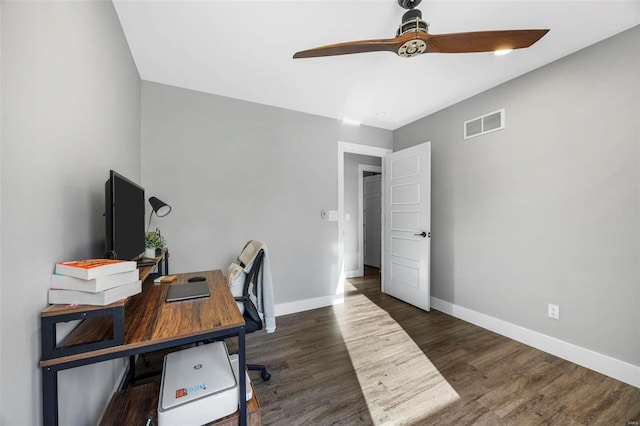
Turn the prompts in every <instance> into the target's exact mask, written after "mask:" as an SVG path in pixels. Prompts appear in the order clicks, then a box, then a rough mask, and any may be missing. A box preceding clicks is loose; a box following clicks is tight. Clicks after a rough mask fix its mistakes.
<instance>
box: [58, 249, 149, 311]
mask: <svg viewBox="0 0 640 426" xmlns="http://www.w3.org/2000/svg"><path fill="white" fill-rule="evenodd" d="M141 291H142V282H141V281H140V279H139V274H138V268H137V264H136V262H133V261H125V260H112V259H85V260H74V261H71V262H58V263H56V269H55V273H54V274H51V288H50V289H49V303H52V304H65V305H97V306H106V305H109V304H111V303H113V302H115V301H118V300H120V299H123V298H125V297H129V296H133V295H134V294H138V293H140V292H141Z"/></svg>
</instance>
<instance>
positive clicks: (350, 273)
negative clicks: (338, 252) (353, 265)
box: [344, 269, 363, 278]
mask: <svg viewBox="0 0 640 426" xmlns="http://www.w3.org/2000/svg"><path fill="white" fill-rule="evenodd" d="M362 275H363V273H362V272H360V270H359V269H353V270H351V271H344V277H345V278H355V277H361V276H362Z"/></svg>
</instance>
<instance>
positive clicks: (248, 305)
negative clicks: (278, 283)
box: [236, 249, 264, 333]
mask: <svg viewBox="0 0 640 426" xmlns="http://www.w3.org/2000/svg"><path fill="white" fill-rule="evenodd" d="M263 260H264V250H262V249H261V250H260V251H259V252H258V254H256V256H255V258H254V260H253V263H252V264H251V268H250V269H249V271H248V272H247V273H246V274H245V279H244V286H243V288H242V297H240V298H236V300H237V301H242V302H243V304H244V318H245V322H246V323H247V332H248V333H251V332H253V331H257V330H262V327H263V324H262V319H261V318H260V315H259V314H258V309H257V308H256V306H255V305H254V304H253V301H251V296H250V294H249V291H250V290H251V283H254V287H253V292H252V293H253V295H254V296H256V297H257V295H258V294H257V286H258V283H259V281H258V277H259V274H260V273H261V272H262V264H263ZM241 266H242V267H243V268H244V267H246V265H243V264H241ZM250 322H253V324H251V323H250Z"/></svg>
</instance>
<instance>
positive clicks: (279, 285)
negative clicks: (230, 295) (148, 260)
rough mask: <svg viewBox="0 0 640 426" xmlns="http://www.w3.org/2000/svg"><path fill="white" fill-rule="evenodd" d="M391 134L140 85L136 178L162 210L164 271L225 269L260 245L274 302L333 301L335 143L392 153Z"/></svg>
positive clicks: (159, 222)
mask: <svg viewBox="0 0 640 426" xmlns="http://www.w3.org/2000/svg"><path fill="white" fill-rule="evenodd" d="M391 136H392V133H391V132H390V131H386V130H380V129H374V128H368V127H364V126H363V127H360V128H358V129H353V128H344V129H343V128H341V125H340V123H339V122H336V121H335V120H332V119H328V118H323V117H318V116H313V115H309V114H303V113H299V112H293V111H288V110H283V109H279V108H274V107H269V106H265V105H259V104H254V103H249V102H244V101H239V100H234V99H229V98H224V97H220V96H215V95H209V94H204V93H200V92H195V91H190V90H185V89H179V88H175V87H170V86H165V85H161V84H156V83H150V82H143V84H142V154H143V155H142V158H143V160H142V176H143V184H144V186H145V188H146V189H147V192H148V193H149V195H156V196H158V197H159V198H160V199H162V200H163V201H165V202H167V203H169V204H171V206H172V207H173V210H172V211H171V214H170V215H168V216H166V217H164V218H154V219H153V223H152V228H155V227H159V228H160V229H161V231H162V234H163V235H164V236H165V237H166V239H167V243H168V246H169V249H170V253H171V262H170V265H171V269H172V272H180V271H189V270H191V271H194V270H204V269H210V268H221V269H223V270H226V268H227V266H228V265H229V263H230V262H231V261H232V260H233V258H234V257H236V256H237V255H238V253H239V251H240V250H241V248H242V246H243V244H244V243H245V242H246V241H247V240H250V239H260V240H263V241H265V242H266V243H267V245H268V247H269V252H270V253H269V254H270V258H271V268H272V273H273V282H274V287H275V290H274V291H275V303H276V304H281V303H287V302H296V301H302V300H306V299H314V298H320V297H326V296H330V295H333V294H335V290H336V288H335V287H336V284H337V280H338V277H339V271H338V257H337V256H338V253H337V222H329V221H327V220H322V219H321V217H320V212H321V210H323V209H325V210H336V209H337V157H338V141H344V142H353V143H366V144H369V145H374V146H381V147H386V148H391V146H392V138H391Z"/></svg>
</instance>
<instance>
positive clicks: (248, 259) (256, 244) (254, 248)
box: [238, 240, 276, 333]
mask: <svg viewBox="0 0 640 426" xmlns="http://www.w3.org/2000/svg"><path fill="white" fill-rule="evenodd" d="M260 249H262V250H263V251H264V257H263V259H262V271H261V273H260V274H258V278H257V279H258V282H257V283H255V284H256V285H257V286H258V295H257V302H258V303H257V306H256V307H257V308H258V313H259V314H260V317H261V318H262V319H263V320H264V324H265V329H266V330H267V333H273V332H274V331H276V316H275V309H274V305H273V282H272V281H271V264H270V262H269V251H268V250H267V245H266V244H265V243H263V242H262V241H258V240H251V241H249V242H248V243H247V244H246V245H245V246H244V249H242V253H240V256H238V260H239V261H240V262H241V264H243V265H245V267H244V271H245V272H247V271H249V270H250V269H251V266H252V265H253V261H254V260H255V258H256V255H257V254H258V253H259V252H260Z"/></svg>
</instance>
